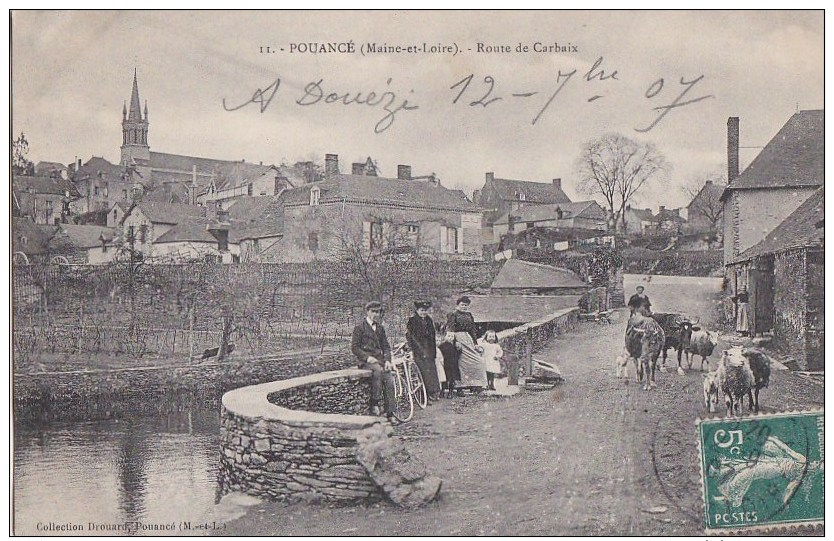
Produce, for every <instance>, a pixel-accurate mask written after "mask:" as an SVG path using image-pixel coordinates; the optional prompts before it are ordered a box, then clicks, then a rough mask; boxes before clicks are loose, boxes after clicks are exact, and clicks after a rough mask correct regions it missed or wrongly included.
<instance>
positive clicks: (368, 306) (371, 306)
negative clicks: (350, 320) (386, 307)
mask: <svg viewBox="0 0 834 541" xmlns="http://www.w3.org/2000/svg"><path fill="white" fill-rule="evenodd" d="M368 310H382V303H381V302H379V301H371V302H368V303H365V311H366V312H367V311H368Z"/></svg>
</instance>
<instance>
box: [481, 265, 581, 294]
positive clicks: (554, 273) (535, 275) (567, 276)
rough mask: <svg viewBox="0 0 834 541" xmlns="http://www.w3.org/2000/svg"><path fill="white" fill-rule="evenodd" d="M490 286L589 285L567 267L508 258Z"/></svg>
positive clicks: (544, 286)
mask: <svg viewBox="0 0 834 541" xmlns="http://www.w3.org/2000/svg"><path fill="white" fill-rule="evenodd" d="M490 287H492V288H503V289H507V288H552V287H590V286H589V285H588V284H586V283H585V282H583V281H582V279H581V278H580V277H579V276H577V275H576V274H575V273H573V272H572V271H569V270H568V269H562V268H559V267H551V266H549V265H542V264H540V263H531V262H529V261H522V260H520V259H508V260H507V261H506V262H505V263H504V266H502V267H501V270H500V271H498V275H497V276H496V277H495V280H493V281H492V286H490Z"/></svg>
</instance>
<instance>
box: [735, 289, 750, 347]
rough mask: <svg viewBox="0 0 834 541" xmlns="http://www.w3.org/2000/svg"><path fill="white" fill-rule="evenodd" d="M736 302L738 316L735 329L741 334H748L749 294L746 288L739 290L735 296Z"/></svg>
mask: <svg viewBox="0 0 834 541" xmlns="http://www.w3.org/2000/svg"><path fill="white" fill-rule="evenodd" d="M736 301H737V302H738V317H737V318H736V331H738V332H739V334H741V335H742V336H747V335H748V334H750V295H749V294H748V293H747V290H746V289H742V290H741V291H739V293H738V295H737V296H736Z"/></svg>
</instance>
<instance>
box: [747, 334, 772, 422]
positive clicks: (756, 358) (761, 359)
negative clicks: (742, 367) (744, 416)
mask: <svg viewBox="0 0 834 541" xmlns="http://www.w3.org/2000/svg"><path fill="white" fill-rule="evenodd" d="M741 354H742V355H744V357H746V358H747V365H748V366H749V367H750V371H751V372H752V373H753V386H752V387H751V388H750V392H749V393H748V395H747V396H748V397H749V398H750V409H751V410H754V411H756V413H758V411H759V391H760V390H762V389H763V388H765V387H767V386H768V385H770V357H768V356H767V355H766V354H765V353H764V352H763V351H762V350H760V349H758V348H747V349H745V350H744V351H742V353H741ZM754 398H755V400H754Z"/></svg>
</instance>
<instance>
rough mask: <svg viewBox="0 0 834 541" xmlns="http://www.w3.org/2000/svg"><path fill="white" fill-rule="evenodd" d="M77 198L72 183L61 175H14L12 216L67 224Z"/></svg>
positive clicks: (41, 222)
mask: <svg viewBox="0 0 834 541" xmlns="http://www.w3.org/2000/svg"><path fill="white" fill-rule="evenodd" d="M77 197H78V194H77V192H76V191H75V188H74V187H73V186H72V185H71V183H70V182H69V181H65V180H63V179H62V178H61V177H60V176H58V175H52V176H37V175H35V176H30V175H13V176H12V216H18V217H28V218H30V219H31V220H32V222H34V223H36V224H41V225H54V224H56V223H61V222H66V221H67V220H68V219H69V216H70V205H71V202H72V201H73V200H74V199H75V198H77Z"/></svg>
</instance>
